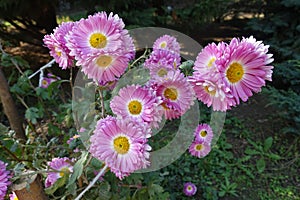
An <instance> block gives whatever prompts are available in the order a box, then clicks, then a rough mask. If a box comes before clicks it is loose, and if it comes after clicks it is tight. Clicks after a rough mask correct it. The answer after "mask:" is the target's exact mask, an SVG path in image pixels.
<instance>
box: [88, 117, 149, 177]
mask: <svg viewBox="0 0 300 200" xmlns="http://www.w3.org/2000/svg"><path fill="white" fill-rule="evenodd" d="M150 136H151V129H150V128H149V127H148V126H145V125H144V124H141V123H135V122H134V121H129V120H124V119H123V120H119V119H116V118H114V117H111V116H108V117H106V118H104V119H100V120H99V121H98V122H97V125H96V128H95V130H94V134H93V135H92V136H91V138H90V142H91V145H90V149H89V151H90V153H91V154H92V155H93V156H94V157H95V158H97V159H99V160H100V161H103V162H104V163H105V164H106V165H107V166H108V167H109V168H110V170H111V171H112V172H113V173H115V174H116V176H117V177H118V178H120V179H122V178H124V177H125V176H128V175H129V174H130V173H132V172H134V171H136V170H138V169H142V168H145V167H147V166H149V164H150V162H149V156H150V155H149V152H148V151H150V150H151V147H150V146H149V145H148V144H147V141H148V139H147V138H148V137H150Z"/></svg>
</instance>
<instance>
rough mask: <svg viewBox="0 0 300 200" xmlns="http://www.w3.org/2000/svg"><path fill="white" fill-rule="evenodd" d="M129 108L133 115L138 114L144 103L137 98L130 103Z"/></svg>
mask: <svg viewBox="0 0 300 200" xmlns="http://www.w3.org/2000/svg"><path fill="white" fill-rule="evenodd" d="M128 110H129V112H130V113H131V114H132V115H138V114H140V113H141V111H142V104H141V103H140V102H139V101H137V100H133V101H131V102H130V103H129V104H128Z"/></svg>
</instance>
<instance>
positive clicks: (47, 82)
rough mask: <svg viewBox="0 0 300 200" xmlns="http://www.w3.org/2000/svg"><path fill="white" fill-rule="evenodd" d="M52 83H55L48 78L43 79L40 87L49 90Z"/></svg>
mask: <svg viewBox="0 0 300 200" xmlns="http://www.w3.org/2000/svg"><path fill="white" fill-rule="evenodd" d="M52 82H53V79H51V78H47V77H43V78H42V79H41V80H40V83H39V87H41V88H47V87H49V85H50V84H51V83H52Z"/></svg>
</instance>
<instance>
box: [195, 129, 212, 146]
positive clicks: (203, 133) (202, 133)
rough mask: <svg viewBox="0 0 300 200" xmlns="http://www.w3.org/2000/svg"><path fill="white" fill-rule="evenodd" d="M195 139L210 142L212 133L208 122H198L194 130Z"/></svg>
mask: <svg viewBox="0 0 300 200" xmlns="http://www.w3.org/2000/svg"><path fill="white" fill-rule="evenodd" d="M194 135H195V141H198V142H207V143H209V144H210V143H211V141H212V139H213V137H214V134H213V131H212V129H211V127H210V126H209V125H208V124H199V125H198V126H197V128H196V129H195V132H194Z"/></svg>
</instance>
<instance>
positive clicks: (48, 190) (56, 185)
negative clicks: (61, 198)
mask: <svg viewBox="0 0 300 200" xmlns="http://www.w3.org/2000/svg"><path fill="white" fill-rule="evenodd" d="M67 179H68V176H67V174H65V175H64V176H62V177H61V178H59V179H58V180H57V181H56V182H55V183H54V184H53V185H52V186H51V187H48V188H46V189H45V192H46V194H53V193H54V192H55V191H56V190H57V189H58V188H60V187H62V186H63V185H65V184H66V182H67Z"/></svg>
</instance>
